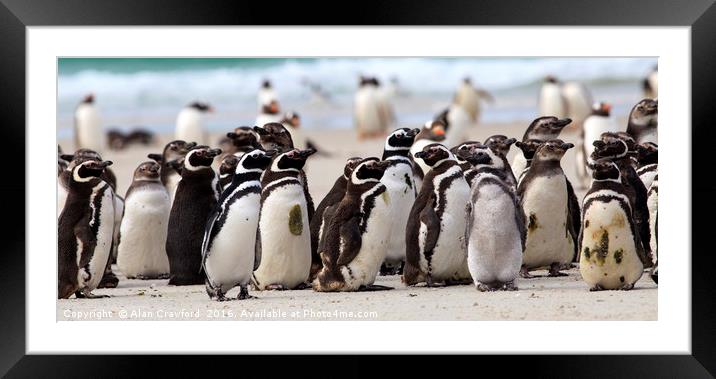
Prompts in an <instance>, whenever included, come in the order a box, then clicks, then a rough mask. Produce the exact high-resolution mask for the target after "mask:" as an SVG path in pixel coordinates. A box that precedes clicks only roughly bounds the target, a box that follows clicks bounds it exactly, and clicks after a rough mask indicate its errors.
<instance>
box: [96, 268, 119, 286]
mask: <svg viewBox="0 0 716 379" xmlns="http://www.w3.org/2000/svg"><path fill="white" fill-rule="evenodd" d="M118 284H119V278H117V275H114V273H113V272H112V271H106V272H105V273H104V276H102V280H101V281H100V282H99V285H98V286H97V288H117V285H118Z"/></svg>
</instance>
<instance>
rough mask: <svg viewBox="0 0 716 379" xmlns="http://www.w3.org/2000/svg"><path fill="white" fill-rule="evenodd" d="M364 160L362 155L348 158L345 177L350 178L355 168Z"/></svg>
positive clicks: (344, 170) (344, 169) (344, 172)
mask: <svg viewBox="0 0 716 379" xmlns="http://www.w3.org/2000/svg"><path fill="white" fill-rule="evenodd" d="M362 160H363V158H361V157H352V158H348V159H347V160H346V166H345V167H344V168H343V177H344V178H346V179H348V178H350V177H351V174H352V173H353V170H354V169H355V168H356V166H358V163H360V162H361V161H362Z"/></svg>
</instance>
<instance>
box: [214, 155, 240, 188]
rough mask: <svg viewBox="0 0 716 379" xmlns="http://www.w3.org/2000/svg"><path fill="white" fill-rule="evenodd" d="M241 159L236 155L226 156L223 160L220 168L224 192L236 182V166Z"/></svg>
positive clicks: (220, 180)
mask: <svg viewBox="0 0 716 379" xmlns="http://www.w3.org/2000/svg"><path fill="white" fill-rule="evenodd" d="M239 159H241V158H239V157H237V156H236V155H233V154H231V155H226V156H224V158H223V159H222V160H221V166H219V185H220V186H221V191H222V192H223V191H224V190H225V189H226V187H228V186H229V184H231V182H232V181H233V180H234V174H235V173H236V166H237V165H238V164H239Z"/></svg>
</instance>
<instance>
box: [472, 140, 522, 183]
mask: <svg viewBox="0 0 716 379" xmlns="http://www.w3.org/2000/svg"><path fill="white" fill-rule="evenodd" d="M515 142H517V139H515V138H507V137H506V136H503V135H501V134H497V135H494V136H490V137H488V138H487V139H486V140H485V142H484V145H485V146H487V147H488V148H490V150H492V151H493V152H494V153H495V154H497V155H498V156H499V157H500V160H501V161H502V167H503V170H504V171H505V175H506V178H507V184H508V185H510V186H511V187H512V189H513V190H517V178H515V174H514V172H513V171H512V166H510V163H509V161H508V160H507V154H509V153H510V147H511V146H512V145H513V144H514V143H515ZM468 183H471V182H468Z"/></svg>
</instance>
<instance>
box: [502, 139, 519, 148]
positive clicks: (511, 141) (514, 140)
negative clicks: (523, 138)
mask: <svg viewBox="0 0 716 379" xmlns="http://www.w3.org/2000/svg"><path fill="white" fill-rule="evenodd" d="M516 142H517V139H516V138H508V139H507V140H506V141H505V144H506V145H507V146H512V144H513V143H516Z"/></svg>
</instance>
